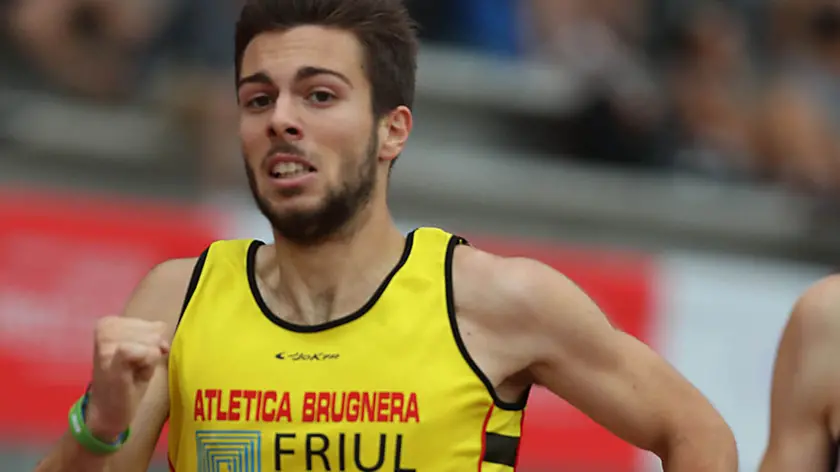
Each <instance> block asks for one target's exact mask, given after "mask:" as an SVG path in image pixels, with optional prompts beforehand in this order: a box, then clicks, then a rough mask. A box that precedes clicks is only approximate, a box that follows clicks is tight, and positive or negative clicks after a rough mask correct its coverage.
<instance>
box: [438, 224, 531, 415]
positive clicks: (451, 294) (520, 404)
mask: <svg viewBox="0 0 840 472" xmlns="http://www.w3.org/2000/svg"><path fill="white" fill-rule="evenodd" d="M462 244H463V245H469V244H470V243H469V242H468V241H467V240H466V239H464V238H462V237H460V236H452V237H451V238H450V239H449V245H448V246H447V247H446V262H445V263H444V272H445V275H444V277H445V280H446V310H447V311H448V312H449V326H450V327H451V328H452V335H453V336H454V337H455V344H457V345H458V350H459V351H461V356H462V357H463V358H464V360H465V361H466V362H467V365H469V366H470V369H472V371H473V372H474V373H475V375H476V376H478V378H479V380H481V383H483V384H484V387H485V388H487V392H488V393H489V394H490V396H491V397H492V398H493V403H494V404H495V405H496V406H497V407H499V408H501V409H502V410H508V411H521V410H524V409H525V405H527V403H528V396H529V395H530V393H531V388H530V387H529V388H527V389H525V391H524V392H523V393H522V396H521V397H520V398H519V400H517V401H515V402H507V401H504V400H502V399H501V398H499V395H498V393H496V388H495V387H494V386H493V382H491V381H490V378H489V377H487V375H486V374H485V373H484V372H483V371H482V370H481V368H480V367H478V364H476V362H475V359H473V357H472V356H471V355H470V353H469V352H468V351H467V346H466V345H465V344H464V339H463V337H462V336H461V330H460V328H459V327H458V318H457V317H456V315H455V288H454V287H453V282H452V260H453V258H454V256H455V248H456V247H458V246H460V245H462Z"/></svg>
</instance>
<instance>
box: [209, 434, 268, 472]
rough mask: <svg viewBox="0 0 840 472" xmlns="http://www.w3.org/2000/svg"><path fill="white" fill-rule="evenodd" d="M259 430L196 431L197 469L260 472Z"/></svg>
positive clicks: (217, 471)
mask: <svg viewBox="0 0 840 472" xmlns="http://www.w3.org/2000/svg"><path fill="white" fill-rule="evenodd" d="M261 442H262V435H261V434H260V432H259V431H213V430H204V431H196V432H195V449H196V455H197V462H198V472H260V471H262V461H261V457H260V456H261V454H260V451H261Z"/></svg>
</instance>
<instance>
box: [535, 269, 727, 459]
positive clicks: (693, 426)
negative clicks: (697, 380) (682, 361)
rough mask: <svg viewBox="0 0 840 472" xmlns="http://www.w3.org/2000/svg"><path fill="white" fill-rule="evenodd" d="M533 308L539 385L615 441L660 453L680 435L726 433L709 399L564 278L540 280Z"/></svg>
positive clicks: (545, 276)
mask: <svg viewBox="0 0 840 472" xmlns="http://www.w3.org/2000/svg"><path fill="white" fill-rule="evenodd" d="M537 279H538V280H540V282H539V284H540V285H543V286H542V288H539V287H537V288H535V292H537V293H542V294H543V295H537V296H534V297H533V298H534V299H535V300H540V299H541V301H540V302H538V305H537V306H533V307H532V308H531V311H532V316H534V317H535V319H536V320H537V322H536V323H535V327H534V328H535V329H534V333H533V334H534V336H535V337H536V339H539V340H540V341H539V342H538V343H535V345H536V346H538V349H539V352H538V355H537V358H536V362H535V363H534V364H533V366H532V368H531V372H532V373H533V375H534V377H535V379H536V380H537V382H538V383H540V384H542V385H544V386H545V387H547V388H549V389H550V390H552V391H553V392H554V393H555V394H557V395H558V396H560V397H562V398H564V399H566V400H567V401H569V403H571V404H572V405H573V406H575V407H576V408H578V409H580V410H581V411H582V412H583V413H585V414H586V415H587V416H589V417H591V418H592V419H593V420H595V421H597V422H598V423H600V424H601V425H603V426H604V427H606V428H607V429H609V430H611V431H612V432H613V433H614V434H616V435H618V436H620V437H621V438H623V439H624V440H626V441H628V442H631V443H633V444H635V445H636V446H638V447H641V448H644V449H647V450H651V451H654V452H658V451H657V450H658V449H660V448H662V447H665V446H666V444H664V443H665V442H667V441H669V440H671V439H673V438H674V437H675V435H676V434H677V433H680V434H691V433H692V432H694V431H704V432H705V431H708V430H709V428H716V429H717V428H720V429H723V428H722V427H721V425H722V424H723V420H722V418H720V415H719V414H718V413H717V411H715V409H714V408H713V407H712V406H711V404H709V402H708V401H707V400H706V398H705V397H704V396H703V395H702V394H701V393H700V392H699V391H698V390H697V389H696V388H694V386H693V385H691V383H689V382H688V381H687V380H686V379H685V378H684V377H682V376H681V375H680V374H679V373H678V372H677V371H676V369H674V368H673V367H672V366H671V365H670V364H669V363H668V362H666V361H665V360H664V359H663V358H662V357H661V356H659V355H658V354H657V353H656V352H654V351H653V350H652V349H651V348H650V347H648V346H647V345H645V344H644V343H643V342H641V341H639V340H638V339H636V338H634V337H633V336H631V335H629V334H627V333H624V332H622V331H620V330H618V329H616V328H615V327H613V326H612V325H611V324H610V323H609V321H608V320H607V318H606V316H605V315H604V314H603V313H602V312H601V310H600V309H599V308H598V307H597V305H596V304H595V303H594V302H593V301H592V300H591V299H589V297H588V296H587V295H586V294H585V293H583V292H582V291H581V290H580V289H579V288H577V287H576V286H574V284H572V283H571V282H570V281H567V280H565V278H564V277H562V276H561V275H559V274H556V273H555V274H553V275H552V274H549V273H544V274H542V275H541V276H539V277H538V278H537Z"/></svg>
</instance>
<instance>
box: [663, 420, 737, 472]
mask: <svg viewBox="0 0 840 472" xmlns="http://www.w3.org/2000/svg"><path fill="white" fill-rule="evenodd" d="M659 458H660V459H662V468H663V470H664V471H665V472H737V471H738V448H737V446H736V444H735V438H734V436H733V435H732V431H731V430H730V429H729V427H728V426H726V425H725V424H724V425H723V426H716V427H713V428H706V429H704V430H703V431H702V432H701V431H693V432H690V433H684V434H680V435H676V436H674V439H673V440H672V441H670V444H669V445H668V447H667V448H666V449H665V451H664V452H663V453H661V454H659Z"/></svg>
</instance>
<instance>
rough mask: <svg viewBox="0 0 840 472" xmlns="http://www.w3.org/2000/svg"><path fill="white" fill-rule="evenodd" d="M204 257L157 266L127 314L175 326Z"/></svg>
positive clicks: (140, 285)
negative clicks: (197, 268)
mask: <svg viewBox="0 0 840 472" xmlns="http://www.w3.org/2000/svg"><path fill="white" fill-rule="evenodd" d="M202 257H203V255H202V256H196V257H187V258H179V259H169V260H166V261H164V262H161V263H160V264H158V265H156V266H155V267H153V268H152V269H151V270H150V271H149V272H148V273H147V274H146V276H145V277H143V279H142V280H141V281H140V283H138V284H137V287H135V289H134V292H133V293H132V295H131V297H130V299H129V301H128V303H127V304H126V307H125V310H124V316H127V317H131V318H140V319H145V320H149V321H164V322H166V323H167V324H171V325H173V326H174V325H175V324H176V323H177V320H178V318H179V317H180V314H181V308H182V305H183V304H184V300H185V297H186V296H187V293H188V291H189V287H190V284H191V281H192V279H193V277H194V272H195V270H196V267H197V266H198V265H199V262H200V261H201V259H202Z"/></svg>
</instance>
